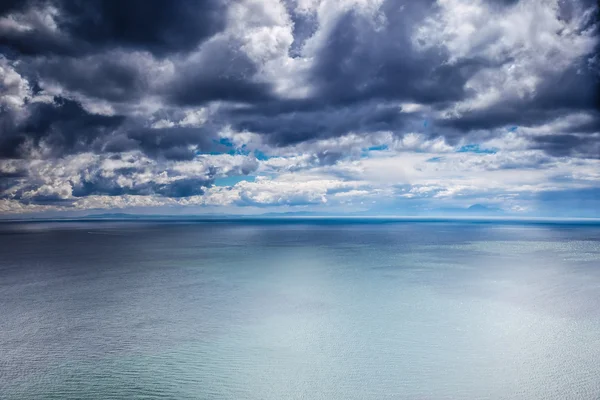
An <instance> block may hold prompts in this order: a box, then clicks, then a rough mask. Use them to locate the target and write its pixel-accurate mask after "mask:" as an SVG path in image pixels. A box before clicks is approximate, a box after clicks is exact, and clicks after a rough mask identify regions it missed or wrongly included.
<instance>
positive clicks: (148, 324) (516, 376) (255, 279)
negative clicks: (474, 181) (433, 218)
mask: <svg viewBox="0 0 600 400" xmlns="http://www.w3.org/2000/svg"><path fill="white" fill-rule="evenodd" d="M0 310H1V311H0V312H1V315H0V316H1V318H0V393H1V395H0V397H1V398H2V399H7V400H12V399H19V400H21V399H103V400H107V399H108V400H109V399H124V398H127V399H138V398H139V399H141V398H144V399H152V398H172V399H277V400H279V399H328V400H329V399H593V398H599V397H600V379H599V378H598V377H600V362H599V361H598V360H600V225H598V224H566V223H554V224H542V223H537V224H526V223H504V224H501V223H498V222H492V223H474V222H465V221H458V222H449V221H445V222H422V221H421V222H415V221H413V222H411V221H395V222H394V223H388V224H382V223H379V224H374V223H364V221H363V223H356V221H352V220H348V221H345V222H344V221H341V222H340V221H337V223H332V221H329V222H328V221H323V220H321V221H297V222H296V223H291V222H290V221H285V222H284V221H277V220H271V221H245V222H240V221H220V222H210V221H205V222H198V221H195V222H173V221H170V222H160V221H149V222H144V221H122V222H115V221H104V222H103V221H95V222H35V223H31V222H30V223H8V222H5V223H1V224H0Z"/></svg>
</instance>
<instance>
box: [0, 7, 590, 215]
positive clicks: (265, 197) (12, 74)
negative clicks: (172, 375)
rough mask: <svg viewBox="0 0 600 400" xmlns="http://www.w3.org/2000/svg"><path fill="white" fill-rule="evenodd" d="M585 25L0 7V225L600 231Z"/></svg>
mask: <svg viewBox="0 0 600 400" xmlns="http://www.w3.org/2000/svg"><path fill="white" fill-rule="evenodd" d="M599 18H600V11H599V9H598V5H597V3H596V2H594V1H591V0H521V1H499V0H474V1H464V0H438V1H419V2H414V1H410V2H409V1H406V2H398V1H389V0H388V1H384V0H343V1H339V0H336V1H333V0H331V1H330V0H289V1H284V0H260V1H259V0H243V1H228V0H214V1H211V0H203V1H186V0H183V1H176V2H172V1H162V0H156V1H128V2H126V4H124V3H123V2H117V1H108V0H97V1H96V0H91V1H89V0H88V1H66V0H64V1H63V0H29V1H8V2H3V3H2V6H0V212H2V213H5V214H12V213H23V212H49V211H71V212H72V211H81V210H88V209H113V208H125V209H128V210H129V209H131V210H142V209H143V210H146V212H169V213H170V212H185V213H187V212H193V213H204V212H226V213H255V212H265V211H294V210H298V211H302V210H309V211H322V212H332V213H346V212H356V213H383V214H411V215H412V214H436V213H448V212H456V211H457V210H459V211H460V210H463V209H467V208H468V207H469V206H471V205H473V204H482V205H484V206H485V207H487V209H489V210H502V211H503V212H505V213H516V214H532V215H565V216H567V215H570V216H575V215H577V216H600V211H599V210H600V199H599V198H600V196H598V194H600V181H599V180H600V58H599V57H600V56H599V55H598V54H600V51H599V50H600V41H599V38H600V21H599ZM476 209H479V210H482V208H480V207H476Z"/></svg>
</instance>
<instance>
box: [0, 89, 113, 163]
mask: <svg viewBox="0 0 600 400" xmlns="http://www.w3.org/2000/svg"><path fill="white" fill-rule="evenodd" d="M123 120H124V117H123V116H104V115H97V114H90V113H89V112H87V111H86V110H84V109H83V108H82V107H81V105H80V104H79V103H78V102H76V101H73V100H70V99H66V98H63V97H58V96H57V97H55V98H54V101H53V102H52V103H31V104H29V105H28V106H27V118H26V119H25V120H24V121H22V122H19V123H15V124H14V125H12V126H10V127H9V129H7V130H6V131H4V132H3V133H2V134H1V135H0V156H1V157H2V158H26V157H27V156H28V154H27V150H28V149H29V148H30V147H33V148H34V149H39V148H40V147H43V148H44V149H45V150H47V151H49V152H50V156H52V157H59V156H61V155H64V154H70V153H73V152H81V151H89V147H90V146H91V145H92V144H93V143H94V142H95V141H96V140H97V139H98V138H102V137H104V136H106V135H109V134H111V133H112V132H114V130H115V129H117V128H118V127H119V126H120V125H121V123H122V122H123ZM42 150H43V149H42Z"/></svg>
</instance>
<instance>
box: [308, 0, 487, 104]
mask: <svg viewBox="0 0 600 400" xmlns="http://www.w3.org/2000/svg"><path fill="white" fill-rule="evenodd" d="M430 5H431V3H430V2H411V3H408V4H406V5H405V6H404V7H398V6H397V4H395V3H394V2H391V1H388V2H386V3H385V4H384V6H383V7H382V10H381V12H382V16H383V17H384V21H385V22H379V21H373V20H372V18H370V17H367V16H364V15H362V14H358V13H357V12H355V11H349V12H347V13H346V14H345V15H343V16H342V17H341V18H340V19H339V20H338V21H337V23H336V25H335V28H334V29H333V30H332V31H331V33H330V35H329V37H328V40H327V41H326V42H325V45H324V46H323V47H322V48H321V49H320V51H319V54H318V57H317V62H316V65H315V67H314V70H313V71H312V81H313V82H315V84H316V85H317V87H318V97H320V98H324V99H325V100H326V101H328V102H330V103H339V104H349V103H355V102H360V101H365V100H368V101H371V100H396V101H414V102H420V103H427V104H431V103H440V102H445V101H451V100H461V99H463V98H465V96H466V93H465V88H464V84H465V82H466V81H467V79H468V78H469V77H471V76H472V75H473V74H474V73H475V72H477V71H478V70H479V69H480V68H482V67H483V66H484V65H483V64H482V61H481V60H465V61H463V62H461V63H458V64H453V65H449V64H447V63H446V61H447V60H448V56H449V55H448V54H447V53H446V52H445V51H444V50H443V49H441V48H436V49H427V50H417V49H415V47H414V46H413V43H412V42H411V37H412V35H413V32H414V29H415V27H417V26H418V24H419V23H421V22H422V21H423V19H424V18H425V17H426V16H427V14H428V12H431V7H430ZM390 38H393V40H390Z"/></svg>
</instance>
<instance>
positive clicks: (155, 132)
mask: <svg viewBox="0 0 600 400" xmlns="http://www.w3.org/2000/svg"><path fill="white" fill-rule="evenodd" d="M127 137H128V138H129V139H131V140H133V141H135V142H136V144H137V146H136V147H137V148H139V149H141V150H142V151H143V152H144V153H146V155H148V156H150V157H154V158H160V157H162V158H165V159H167V160H191V159H193V158H194V157H195V156H196V154H197V152H201V151H210V150H215V151H216V150H217V148H216V147H217V146H216V144H215V143H214V141H213V132H211V131H210V130H209V129H206V128H187V127H172V128H142V129H135V130H132V131H130V132H128V134H127ZM190 147H193V148H190Z"/></svg>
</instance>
